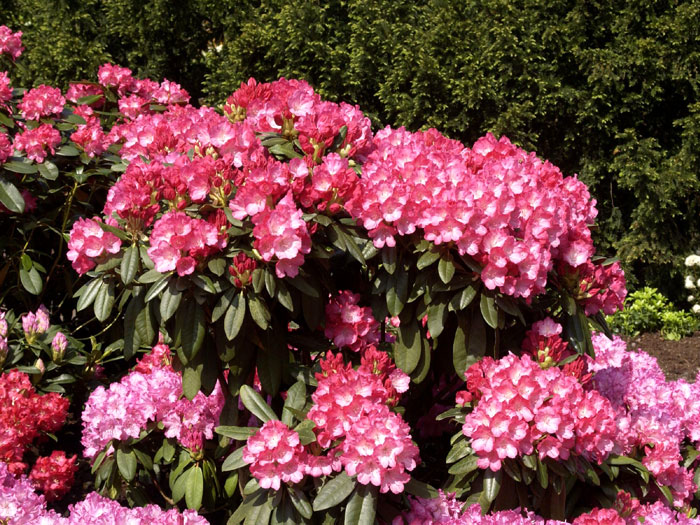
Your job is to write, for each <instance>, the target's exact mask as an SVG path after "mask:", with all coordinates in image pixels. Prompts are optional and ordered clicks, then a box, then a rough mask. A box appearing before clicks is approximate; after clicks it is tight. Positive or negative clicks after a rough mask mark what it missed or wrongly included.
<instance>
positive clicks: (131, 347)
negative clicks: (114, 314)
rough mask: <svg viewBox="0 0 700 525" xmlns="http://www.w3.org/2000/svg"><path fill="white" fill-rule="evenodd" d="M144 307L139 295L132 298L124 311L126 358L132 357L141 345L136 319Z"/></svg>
mask: <svg viewBox="0 0 700 525" xmlns="http://www.w3.org/2000/svg"><path fill="white" fill-rule="evenodd" d="M143 308H144V304H143V299H142V298H141V296H140V295H137V296H135V297H133V298H132V299H131V301H130V302H129V306H127V307H126V311H125V312H124V359H127V360H129V359H131V358H132V356H133V355H134V353H135V352H136V350H137V349H138V347H139V346H140V345H141V339H140V337H139V333H138V330H137V329H136V320H137V318H138V315H139V314H140V313H141V310H142V309H143Z"/></svg>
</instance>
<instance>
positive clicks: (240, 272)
mask: <svg viewBox="0 0 700 525" xmlns="http://www.w3.org/2000/svg"><path fill="white" fill-rule="evenodd" d="M257 267H258V263H257V262H256V261H255V259H251V258H250V257H248V256H247V255H246V254H245V253H243V252H241V253H239V254H237V255H236V256H235V257H234V258H233V264H231V266H229V268H228V273H229V274H230V275H231V277H233V284H234V285H235V286H236V287H237V288H243V287H245V286H247V285H249V284H250V283H251V282H252V281H253V270H255V268H257Z"/></svg>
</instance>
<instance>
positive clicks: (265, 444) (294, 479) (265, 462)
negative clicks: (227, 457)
mask: <svg viewBox="0 0 700 525" xmlns="http://www.w3.org/2000/svg"><path fill="white" fill-rule="evenodd" d="M243 460H244V461H245V462H246V463H248V464H250V473H251V474H252V475H253V476H254V477H255V478H256V479H257V480H258V483H259V484H260V486H261V487H262V488H264V489H269V488H272V489H274V490H279V488H280V483H299V482H300V481H301V480H302V479H303V478H304V473H305V470H306V468H305V460H306V452H305V451H304V447H303V446H302V445H301V443H300V442H299V434H297V433H296V432H295V431H294V430H291V429H290V428H289V427H288V426H287V425H285V424H284V423H282V422H281V421H275V420H272V421H268V422H266V423H265V424H264V425H263V426H262V427H261V428H260V430H258V431H257V432H256V433H255V434H254V435H253V436H251V437H250V438H248V442H247V443H246V445H245V447H244V449H243Z"/></svg>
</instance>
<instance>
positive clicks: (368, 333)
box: [325, 290, 381, 352]
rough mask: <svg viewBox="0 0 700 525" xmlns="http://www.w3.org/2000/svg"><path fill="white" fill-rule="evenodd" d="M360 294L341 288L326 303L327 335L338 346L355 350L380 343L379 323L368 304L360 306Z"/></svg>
mask: <svg viewBox="0 0 700 525" xmlns="http://www.w3.org/2000/svg"><path fill="white" fill-rule="evenodd" d="M359 301H360V294H355V293H352V292H350V291H348V290H341V291H340V292H338V295H336V296H335V297H332V298H331V300H330V301H329V302H328V303H327V304H326V327H325V334H326V337H328V338H329V339H331V340H332V341H333V344H334V345H335V346H337V347H338V348H343V347H347V348H350V350H353V351H354V352H358V351H360V350H361V349H362V348H364V347H366V346H368V345H372V344H377V343H379V340H380V339H381V333H380V330H379V323H378V322H377V320H376V319H375V318H374V316H373V315H372V309H371V308H370V307H368V306H358V304H357V303H358V302H359Z"/></svg>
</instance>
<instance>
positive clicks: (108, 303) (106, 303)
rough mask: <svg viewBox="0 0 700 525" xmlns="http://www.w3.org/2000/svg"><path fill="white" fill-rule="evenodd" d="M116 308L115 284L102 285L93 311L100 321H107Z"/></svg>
mask: <svg viewBox="0 0 700 525" xmlns="http://www.w3.org/2000/svg"><path fill="white" fill-rule="evenodd" d="M113 306H114V283H113V282H112V281H110V282H109V283H102V286H101V287H100V289H99V291H98V292H97V295H96V296H95V302H94V304H93V311H94V312H95V317H96V318H97V320H98V321H105V320H106V319H107V318H108V317H109V315H110V314H111V313H112V307H113Z"/></svg>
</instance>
